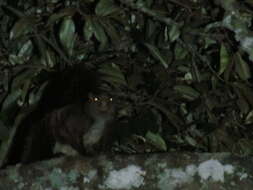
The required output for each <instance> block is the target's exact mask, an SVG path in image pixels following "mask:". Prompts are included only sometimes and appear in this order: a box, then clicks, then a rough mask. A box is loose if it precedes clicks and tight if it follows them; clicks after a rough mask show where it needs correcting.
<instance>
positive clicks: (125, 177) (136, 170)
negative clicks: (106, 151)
mask: <svg viewBox="0 0 253 190" xmlns="http://www.w3.org/2000/svg"><path fill="white" fill-rule="evenodd" d="M145 175H146V172H145V171H143V170H142V169H141V168H140V167H139V166H135V165H129V166H128V167H126V168H122V169H120V170H118V171H116V170H113V171H111V172H110V173H109V176H108V177H107V178H106V180H105V186H106V187H107V188H110V189H132V188H136V187H137V188H138V187H140V186H141V185H143V184H144V176H145Z"/></svg>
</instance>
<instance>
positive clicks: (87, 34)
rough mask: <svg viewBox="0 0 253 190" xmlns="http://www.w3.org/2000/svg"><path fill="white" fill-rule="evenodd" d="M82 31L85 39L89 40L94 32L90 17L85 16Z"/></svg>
mask: <svg viewBox="0 0 253 190" xmlns="http://www.w3.org/2000/svg"><path fill="white" fill-rule="evenodd" d="M83 33H84V37H85V39H86V40H90V39H91V37H92V35H93V34H94V26H93V23H92V19H91V18H90V17H87V18H86V21H85V25H84V27H83Z"/></svg>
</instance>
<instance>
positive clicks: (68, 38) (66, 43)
mask: <svg viewBox="0 0 253 190" xmlns="http://www.w3.org/2000/svg"><path fill="white" fill-rule="evenodd" d="M59 35H60V41H61V44H62V46H63V47H64V49H65V50H66V51H67V53H68V55H72V54H73V48H74V44H75V38H76V36H75V23H74V21H73V20H72V18H71V17H65V18H64V20H63V22H62V23H61V27H60V34H59Z"/></svg>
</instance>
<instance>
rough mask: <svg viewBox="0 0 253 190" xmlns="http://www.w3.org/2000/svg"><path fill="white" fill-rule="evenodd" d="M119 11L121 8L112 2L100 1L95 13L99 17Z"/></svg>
mask: <svg viewBox="0 0 253 190" xmlns="http://www.w3.org/2000/svg"><path fill="white" fill-rule="evenodd" d="M117 11H119V8H118V7H117V6H116V5H115V4H114V2H113V1H112V0H100V1H99V2H98V4H97V6H96V9H95V13H96V15H99V16H107V15H111V14H113V13H115V12H117Z"/></svg>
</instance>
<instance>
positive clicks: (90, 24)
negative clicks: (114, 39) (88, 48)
mask: <svg viewBox="0 0 253 190" xmlns="http://www.w3.org/2000/svg"><path fill="white" fill-rule="evenodd" d="M93 34H94V35H95V37H96V39H97V40H98V41H99V42H100V43H101V44H100V49H104V48H105V46H106V45H107V42H108V38H107V35H106V33H105V30H104V28H103V26H102V25H101V24H100V22H99V20H98V19H91V18H89V17H88V18H87V19H86V23H85V26H84V36H85V39H86V40H90V38H91V37H92V35H93Z"/></svg>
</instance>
